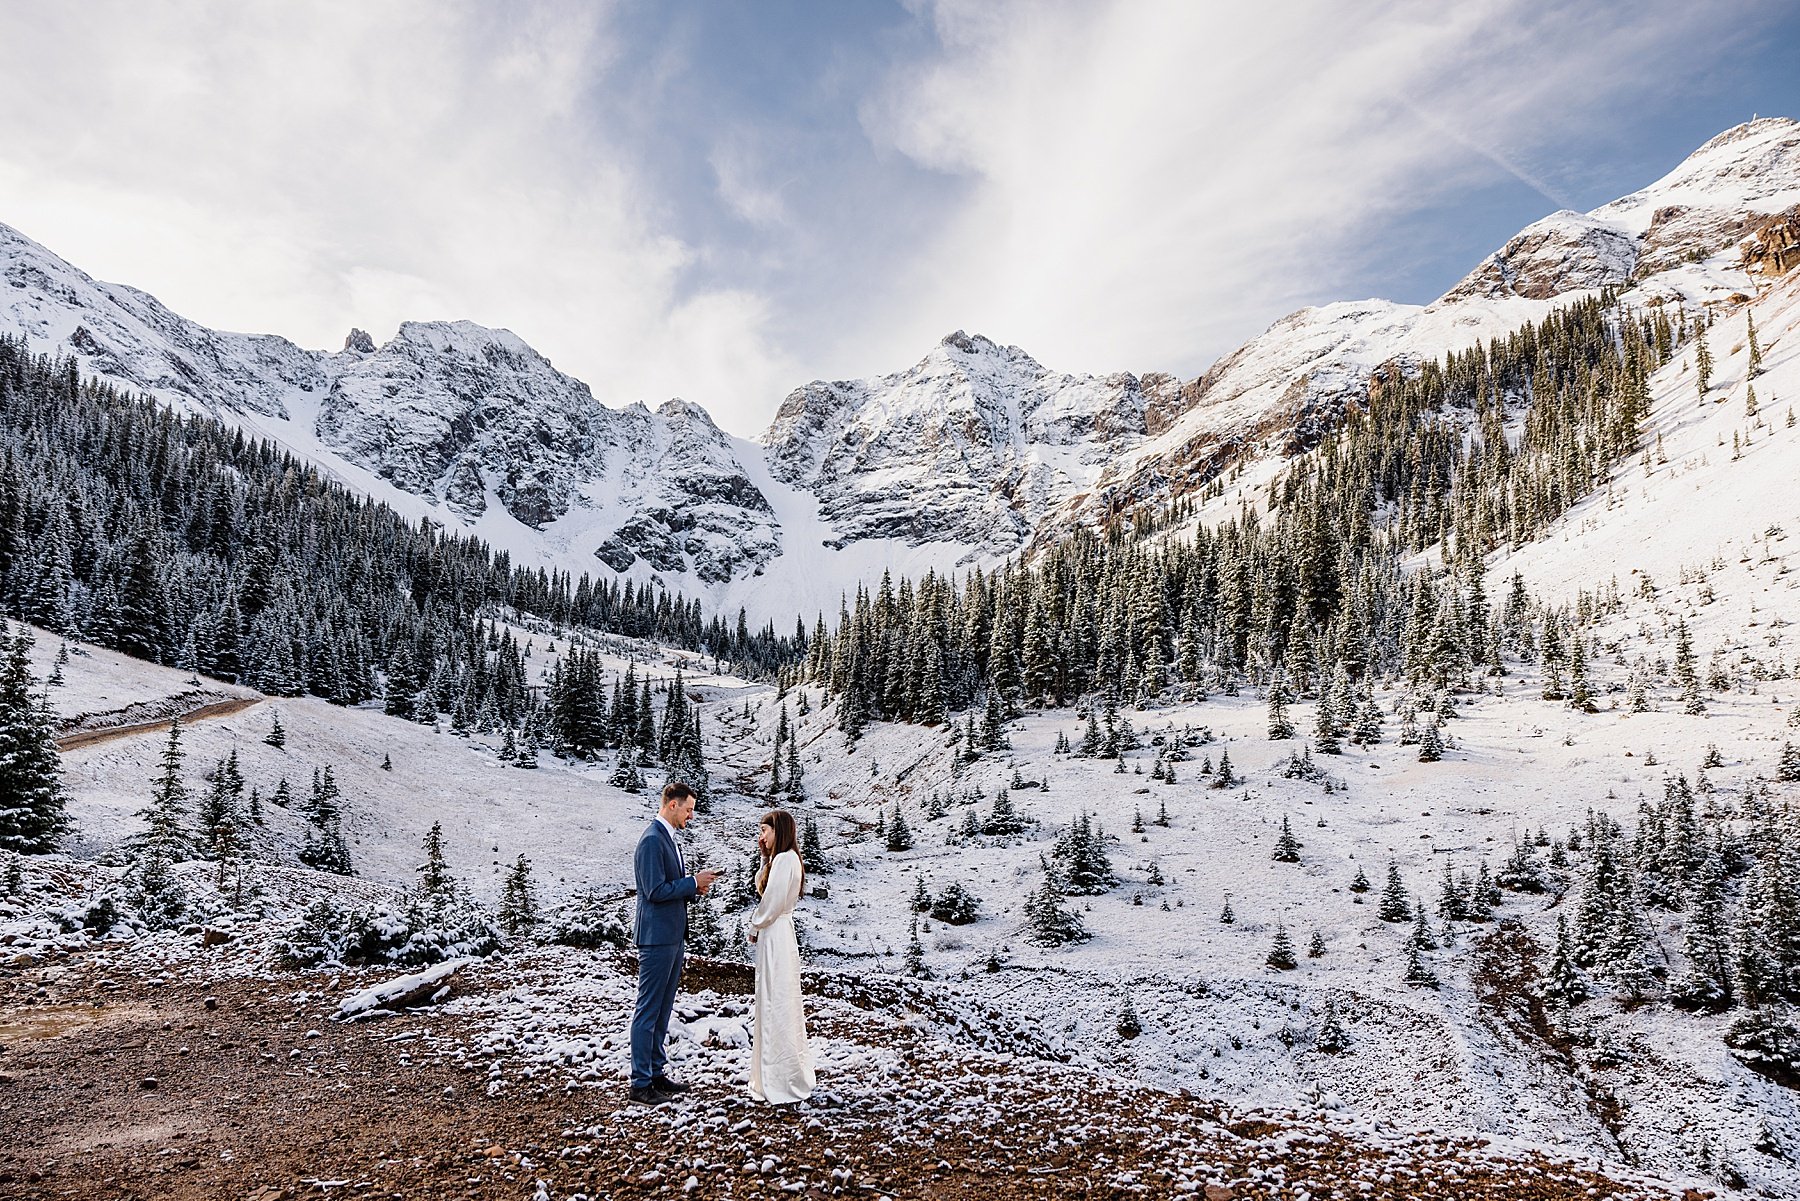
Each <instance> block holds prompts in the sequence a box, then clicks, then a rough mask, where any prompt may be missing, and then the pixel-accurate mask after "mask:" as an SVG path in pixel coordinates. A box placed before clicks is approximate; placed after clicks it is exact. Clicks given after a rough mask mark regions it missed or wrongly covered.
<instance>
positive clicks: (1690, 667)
mask: <svg viewBox="0 0 1800 1201" xmlns="http://www.w3.org/2000/svg"><path fill="white" fill-rule="evenodd" d="M1675 682H1676V683H1677V684H1679V685H1680V686H1681V695H1682V698H1683V700H1684V701H1685V703H1684V704H1683V706H1682V712H1683V713H1686V714H1688V715H1689V716H1698V715H1700V714H1702V713H1705V712H1706V701H1705V699H1704V698H1703V697H1702V696H1701V695H1700V673H1699V672H1698V671H1697V670H1695V667H1694V643H1693V640H1692V638H1690V637H1689V635H1688V628H1687V621H1686V620H1685V619H1684V620H1681V621H1678V622H1676V623H1675Z"/></svg>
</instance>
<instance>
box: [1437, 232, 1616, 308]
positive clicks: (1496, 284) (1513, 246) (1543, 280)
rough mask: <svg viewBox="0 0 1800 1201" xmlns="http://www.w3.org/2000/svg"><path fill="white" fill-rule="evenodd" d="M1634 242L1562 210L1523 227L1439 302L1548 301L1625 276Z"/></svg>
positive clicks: (1609, 283)
mask: <svg viewBox="0 0 1800 1201" xmlns="http://www.w3.org/2000/svg"><path fill="white" fill-rule="evenodd" d="M1637 254H1638V248H1637V241H1636V239H1634V238H1633V237H1632V236H1631V235H1630V234H1629V233H1626V232H1625V231H1624V230H1622V229H1618V228H1616V227H1614V226H1612V225H1609V224H1607V223H1606V222H1604V221H1598V220H1596V219H1594V218H1593V217H1590V216H1589V215H1587V214H1586V213H1572V212H1569V211H1568V210H1566V209H1565V210H1563V211H1562V212H1559V213H1552V214H1551V215H1550V216H1548V217H1545V218H1544V219H1543V220H1541V221H1534V222H1532V223H1531V224H1530V225H1528V226H1526V227H1525V228H1524V230H1522V231H1521V232H1520V233H1519V234H1518V235H1517V236H1515V237H1514V238H1513V239H1512V240H1511V241H1509V242H1508V243H1507V244H1506V245H1505V246H1503V247H1501V248H1500V249H1499V250H1496V251H1495V252H1494V253H1493V254H1491V255H1489V256H1488V257H1487V259H1486V260H1485V261H1484V262H1483V263H1482V264H1481V266H1479V267H1477V268H1475V270H1474V271H1472V272H1470V273H1469V274H1468V275H1467V276H1466V277H1464V279H1463V281H1462V282H1461V283H1459V284H1457V285H1456V287H1454V288H1452V289H1451V290H1450V291H1449V292H1446V293H1445V294H1444V298H1443V301H1441V302H1440V303H1455V302H1457V301H1460V300H1468V299H1473V298H1476V297H1502V296H1523V297H1526V298H1527V299H1530V300H1549V299H1551V298H1553V297H1556V296H1561V295H1562V294H1563V293H1565V292H1579V291H1584V290H1586V289H1589V288H1604V287H1607V286H1608V285H1611V284H1622V283H1625V282H1626V281H1627V280H1629V279H1630V278H1631V270H1632V268H1633V267H1634V266H1635V265H1636V263H1637Z"/></svg>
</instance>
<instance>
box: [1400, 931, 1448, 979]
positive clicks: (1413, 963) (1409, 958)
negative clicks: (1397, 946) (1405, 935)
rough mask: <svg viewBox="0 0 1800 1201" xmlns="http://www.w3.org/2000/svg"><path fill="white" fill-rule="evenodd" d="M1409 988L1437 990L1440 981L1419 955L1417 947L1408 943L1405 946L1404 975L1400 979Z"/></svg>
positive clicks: (1414, 943) (1415, 944)
mask: <svg viewBox="0 0 1800 1201" xmlns="http://www.w3.org/2000/svg"><path fill="white" fill-rule="evenodd" d="M1402 979H1403V980H1404V982H1405V983H1406V985H1407V986H1408V987H1409V988H1437V987H1439V984H1440V981H1439V980H1438V978H1437V973H1436V972H1434V971H1432V970H1431V965H1430V964H1428V963H1426V962H1425V959H1424V957H1423V956H1421V955H1420V954H1419V945H1418V944H1417V943H1416V942H1411V941H1408V942H1407V944H1406V975H1405V976H1404V977H1402Z"/></svg>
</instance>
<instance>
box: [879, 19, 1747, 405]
mask: <svg viewBox="0 0 1800 1201" xmlns="http://www.w3.org/2000/svg"><path fill="white" fill-rule="evenodd" d="M930 13H931V16H932V18H933V19H934V21H935V23H936V29H937V33H938V40H939V43H940V47H941V50H940V52H938V53H936V54H934V56H933V57H932V58H930V59H929V60H928V61H923V62H916V61H915V62H909V63H904V64H900V65H899V66H898V67H897V68H896V69H895V70H894V72H893V73H892V74H891V76H890V77H889V79H888V80H887V82H886V86H885V88H884V89H883V90H882V91H881V92H880V93H879V94H878V95H876V96H875V97H874V98H873V99H872V100H871V101H870V102H869V103H867V104H866V105H865V108H864V124H865V127H866V128H867V129H868V130H869V131H870V134H871V136H872V137H873V138H875V139H877V140H878V141H880V142H882V143H883V144H885V145H888V146H891V147H892V148H894V149H896V150H898V151H899V152H901V153H904V154H906V155H908V156H910V157H912V158H913V159H914V160H915V161H917V162H918V163H920V164H922V165H924V166H926V167H928V168H931V169H933V170H937V171H943V172H950V173H955V174H960V175H964V176H967V177H968V178H969V179H970V180H971V181H972V190H971V194H970V197H969V199H968V202H967V203H966V205H965V206H964V207H963V208H962V209H961V211H959V212H958V213H957V214H956V215H955V216H954V218H953V219H952V220H951V221H949V222H948V223H947V224H946V225H945V227H944V228H943V230H942V233H941V236H940V237H939V239H938V241H937V242H936V244H935V245H933V246H930V247H925V248H921V251H922V252H921V253H920V254H919V255H918V257H917V258H916V260H915V262H914V264H913V268H912V270H911V271H910V272H909V273H908V276H907V278H906V281H905V283H904V285H903V286H902V287H901V288H900V289H899V290H898V291H897V293H896V294H895V301H894V303H893V304H892V305H891V306H890V307H888V308H887V309H884V310H883V311H882V312H880V313H879V314H877V315H875V316H876V320H875V321H874V322H873V323H872V325H871V327H870V328H871V332H870V333H867V334H865V335H864V338H865V339H887V338H891V337H893V336H895V335H896V334H898V335H900V336H901V337H902V338H903V339H904V340H906V341H908V342H910V343H911V344H912V345H915V346H916V345H919V344H921V343H922V342H924V341H925V340H927V339H929V338H932V337H934V336H937V335H940V334H942V333H943V332H944V331H945V330H947V329H949V328H952V327H955V326H964V327H967V328H969V329H971V330H976V329H979V330H981V331H982V332H985V333H988V334H989V335H990V336H994V337H997V338H1002V339H1005V340H1007V341H1012V342H1016V343H1018V344H1020V345H1022V346H1024V347H1026V348H1027V349H1029V350H1031V351H1032V352H1033V353H1034V354H1036V355H1037V356H1038V357H1040V358H1041V359H1043V360H1045V361H1046V362H1049V363H1050V364H1052V365H1054V366H1058V367H1063V368H1066V369H1071V370H1093V371H1098V370H1108V369H1116V368H1128V369H1134V370H1148V369H1152V368H1164V369H1177V370H1181V371H1183V372H1189V373H1191V372H1195V371H1198V370H1200V369H1201V368H1203V367H1204V366H1206V364H1207V362H1208V361H1210V359H1211V358H1212V357H1214V356H1216V355H1218V354H1220V353H1222V352H1224V351H1225V350H1227V349H1229V348H1230V347H1231V346H1233V345H1235V344H1236V343H1238V342H1240V341H1242V340H1243V339H1245V338H1247V337H1249V336H1251V335H1253V334H1254V333H1256V332H1258V331H1259V330H1260V329H1261V328H1262V327H1263V326H1265V325H1266V324H1267V323H1268V322H1269V321H1270V320H1272V319H1273V318H1275V317H1277V316H1279V315H1281V314H1283V313H1285V312H1286V311H1289V310H1291V309H1292V308H1295V307H1298V306H1299V305H1301V304H1303V303H1311V302H1315V301H1323V300H1328V299H1339V298H1343V297H1342V296H1341V293H1340V292H1339V291H1338V289H1339V288H1341V286H1342V285H1343V282H1344V280H1345V279H1347V278H1348V277H1349V275H1350V274H1351V271H1352V269H1353V268H1354V267H1356V266H1358V265H1359V264H1366V263H1367V261H1368V258H1369V256H1370V254H1371V253H1372V251H1373V250H1374V249H1375V248H1374V247H1372V246H1371V244H1370V239H1371V238H1372V237H1373V236H1375V235H1376V234H1377V233H1379V232H1380V231H1381V230H1382V229H1383V225H1384V223H1385V222H1391V221H1393V220H1394V219H1395V218H1396V217H1397V216H1399V215H1401V214H1404V213H1405V212H1406V211H1408V210H1410V209H1412V208H1413V207H1414V206H1416V205H1417V204H1419V203H1420V202H1421V201H1422V200H1423V199H1426V198H1428V197H1433V196H1437V195H1441V194H1444V190H1445V189H1453V188H1457V187H1461V186H1465V185H1467V184H1469V183H1470V182H1472V181H1473V180H1474V179H1475V178H1477V176H1478V175H1479V173H1480V172H1482V171H1486V172H1489V173H1490V175H1491V173H1492V171H1493V168H1494V167H1495V166H1498V167H1499V168H1501V169H1503V170H1505V171H1506V172H1508V173H1510V174H1513V175H1514V176H1516V177H1518V178H1520V179H1521V180H1523V181H1524V182H1526V183H1527V184H1528V185H1529V186H1532V187H1534V188H1537V189H1539V190H1540V191H1544V192H1546V193H1548V192H1550V191H1551V190H1552V189H1551V185H1550V184H1547V183H1545V182H1544V181H1543V180H1541V179H1539V178H1538V175H1537V174H1536V173H1534V171H1533V169H1532V168H1531V166H1530V161H1531V159H1532V158H1533V157H1534V155H1535V154H1536V153H1538V152H1540V151H1543V150H1544V149H1545V148H1547V147H1556V146H1557V144H1558V142H1559V140H1562V139H1566V138H1567V137H1568V136H1569V135H1570V133H1571V132H1572V131H1573V130H1574V129H1577V128H1579V127H1581V126H1582V124H1583V122H1585V121H1590V120H1596V119H1602V117H1603V115H1604V117H1605V118H1611V117H1615V116H1616V115H1617V114H1616V112H1614V111H1613V110H1612V109H1610V108H1609V107H1608V106H1609V105H1611V104H1613V103H1615V102H1617V101H1618V100H1619V99H1620V97H1621V96H1622V95H1625V94H1628V93H1630V92H1631V90H1632V89H1633V88H1646V89H1647V88H1650V87H1656V86H1664V85H1666V84H1667V83H1668V80H1669V76H1668V75H1667V74H1663V73H1662V71H1661V68H1663V67H1664V66H1666V65H1667V63H1666V60H1667V59H1668V58H1669V57H1670V56H1671V55H1673V54H1675V53H1676V52H1679V53H1681V54H1683V55H1685V56H1687V58H1686V61H1687V64H1688V65H1689V66H1691V67H1699V66H1700V65H1701V64H1702V63H1703V61H1704V59H1705V57H1706V54H1707V50H1706V47H1705V43H1706V41H1707V40H1708V39H1707V38H1704V37H1700V38H1692V37H1691V35H1693V34H1694V33H1695V32H1696V30H1697V29H1698V28H1699V27H1700V25H1701V23H1702V20H1703V18H1702V17H1700V16H1695V15H1693V14H1692V13H1691V12H1690V11H1689V6H1682V5H1676V4H1671V3H1658V4H1655V5H1651V6H1647V7H1646V6H1632V7H1631V8H1630V9H1629V10H1626V9H1622V8H1617V9H1616V8H1610V7H1599V8H1594V7H1586V6H1559V5H1555V4H1550V3H1499V2H1491V0H1490V2H1485V3H1483V2H1474V3H1459V4H1453V5H1449V4H1440V3H1396V4H1387V5H1380V6H1377V5H1364V4H1357V5H1346V4H1342V3H1340V2H1338V0H1294V2H1290V3H1283V4H1279V5H1252V6H1245V5H1234V6H1226V5H1215V4H1193V3H1188V2H1186V0H1161V2H1157V0H1125V2H1119V3H1111V4H1090V3H1054V2H1049V0H1016V2H996V0H939V2H938V3H937V4H936V5H935V6H934V7H933V8H931V9H930ZM1712 40H1717V39H1716V38H1714V39H1712ZM1490 164H1491V165H1490ZM1470 266H1473V264H1472V263H1471V264H1470ZM874 331H879V332H874Z"/></svg>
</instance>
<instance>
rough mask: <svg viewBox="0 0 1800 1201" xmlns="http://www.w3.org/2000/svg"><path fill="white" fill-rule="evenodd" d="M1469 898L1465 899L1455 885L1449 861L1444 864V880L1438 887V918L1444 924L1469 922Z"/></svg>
mask: <svg viewBox="0 0 1800 1201" xmlns="http://www.w3.org/2000/svg"><path fill="white" fill-rule="evenodd" d="M1470 900H1471V898H1469V897H1466V896H1465V895H1464V894H1463V892H1462V890H1461V889H1459V888H1458V887H1457V885H1456V879H1455V877H1454V876H1453V875H1452V871H1451V865H1450V863H1449V861H1447V860H1446V861H1445V863H1444V879H1443V882H1442V883H1441V884H1440V885H1439V886H1438V906H1437V908H1438V916H1439V917H1441V918H1443V919H1444V921H1445V922H1464V921H1468V920H1469V916H1470V914H1469V905H1470Z"/></svg>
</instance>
